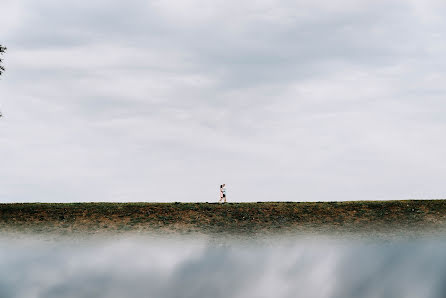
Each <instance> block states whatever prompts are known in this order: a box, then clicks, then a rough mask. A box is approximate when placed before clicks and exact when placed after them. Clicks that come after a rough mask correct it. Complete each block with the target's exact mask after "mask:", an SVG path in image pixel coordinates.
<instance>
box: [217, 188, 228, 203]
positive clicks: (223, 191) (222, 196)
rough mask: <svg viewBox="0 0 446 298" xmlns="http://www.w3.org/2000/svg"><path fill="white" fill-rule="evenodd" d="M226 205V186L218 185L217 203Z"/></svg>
mask: <svg viewBox="0 0 446 298" xmlns="http://www.w3.org/2000/svg"><path fill="white" fill-rule="evenodd" d="M222 201H223V203H226V184H224V183H223V184H222V185H220V200H219V201H218V202H219V203H220V202H222Z"/></svg>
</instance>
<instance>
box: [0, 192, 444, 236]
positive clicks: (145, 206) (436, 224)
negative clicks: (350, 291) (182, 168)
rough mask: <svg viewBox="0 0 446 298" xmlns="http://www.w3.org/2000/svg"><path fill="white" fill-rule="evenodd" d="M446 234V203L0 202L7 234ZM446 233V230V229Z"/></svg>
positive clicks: (2, 226)
mask: <svg viewBox="0 0 446 298" xmlns="http://www.w3.org/2000/svg"><path fill="white" fill-rule="evenodd" d="M444 231H446V200H409V201H354V202H259V203H227V204H216V203H26V204H20V203H15V204H0V232H5V233H38V234H40V233H57V234H63V235H67V234H73V233H94V234H97V233H128V232H137V233H167V234H172V233H180V234H188V233H200V234H209V235H215V234H229V235H242V236H243V235H258V234H290V233H291V234H293V233H294V234H301V233H312V234H330V235H331V234H338V233H342V234H356V235H380V234H395V233H401V232H402V233H406V234H408V235H415V234H426V233H437V234H438V233H443V232H444ZM445 234H446V233H445Z"/></svg>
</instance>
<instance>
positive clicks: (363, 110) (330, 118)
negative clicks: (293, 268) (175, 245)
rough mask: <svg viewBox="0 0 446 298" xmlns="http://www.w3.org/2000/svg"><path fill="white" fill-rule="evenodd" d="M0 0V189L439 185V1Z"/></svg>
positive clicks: (79, 192) (244, 194)
mask: <svg viewBox="0 0 446 298" xmlns="http://www.w3.org/2000/svg"><path fill="white" fill-rule="evenodd" d="M2 5H3V7H5V9H6V10H8V12H9V13H8V16H7V17H5V18H4V19H2V20H0V36H2V43H4V44H5V45H7V46H8V48H9V51H8V54H7V56H5V63H6V66H7V68H8V71H7V73H5V76H4V77H3V78H2V80H1V81H0V83H1V84H0V92H1V94H2V96H1V99H0V108H1V109H2V112H3V114H4V116H5V117H4V118H2V119H1V123H0V155H1V156H3V157H4V158H3V160H4V161H3V163H2V167H0V199H1V200H2V201H97V200H109V201H212V200H215V197H216V196H217V189H218V185H219V184H221V183H222V182H225V183H227V184H228V186H230V188H229V191H230V192H229V195H230V198H231V199H232V200H236V201H262V200H309V201H317V200H356V199H407V198H440V197H442V196H443V194H444V191H443V182H442V181H441V179H440V177H443V176H444V175H445V174H446V169H445V168H444V167H443V166H442V164H444V154H443V152H444V149H445V148H446V142H445V141H443V138H442V135H443V134H444V127H445V123H444V119H443V117H442V115H443V110H444V109H445V108H446V105H445V104H444V101H443V96H442V95H443V94H444V93H445V91H446V90H445V88H444V87H443V85H444V84H443V82H444V79H445V78H444V69H446V68H445V63H446V60H445V59H444V57H443V56H444V55H443V53H444V49H445V43H444V38H443V37H444V36H443V35H444V33H443V32H445V30H444V29H445V28H446V24H445V21H444V19H443V18H442V16H443V15H444V13H443V12H444V11H445V9H446V7H445V6H444V4H443V3H441V2H439V1H417V0H413V1H398V0H394V1H373V2H371V1H360V2H357V1H348V0H342V1H335V2H333V3H332V4H330V5H327V3H325V2H324V1H301V2H299V3H296V2H295V1H279V2H271V1H261V2H259V1H252V2H249V1H248V2H246V3H244V4H240V3H235V2H231V1H229V2H228V1H217V2H213V3H212V4H209V3H206V2H203V1H190V2H184V1H173V2H168V1H156V2H155V1H154V2H146V1H138V0H132V1H127V2H126V3H125V4H123V3H120V2H116V1H111V2H110V1H106V2H104V1H89V2H88V5H86V4H85V3H82V2H75V1H68V2H64V3H60V2H57V1H49V0H47V1H39V2H35V1H26V0H22V1H9V0H7V1H5V3H4V4H2ZM216 186H217V187H216ZM185 190H187V191H186V193H185Z"/></svg>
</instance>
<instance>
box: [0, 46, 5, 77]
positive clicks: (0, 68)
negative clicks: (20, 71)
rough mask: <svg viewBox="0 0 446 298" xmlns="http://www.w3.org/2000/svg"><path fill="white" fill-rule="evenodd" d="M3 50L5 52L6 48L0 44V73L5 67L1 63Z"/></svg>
mask: <svg viewBox="0 0 446 298" xmlns="http://www.w3.org/2000/svg"><path fill="white" fill-rule="evenodd" d="M4 52H6V48H5V47H4V46H2V45H1V44H0V75H2V73H3V72H4V71H5V68H4V67H3V65H2V62H3V59H2V56H1V55H3V53H4Z"/></svg>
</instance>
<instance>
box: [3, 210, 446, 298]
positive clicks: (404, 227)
mask: <svg viewBox="0 0 446 298" xmlns="http://www.w3.org/2000/svg"><path fill="white" fill-rule="evenodd" d="M445 210H446V203H445V201H393V202H346V203H259V204H226V205H218V204H146V203H138V204H112V203H94V204H1V205H0V268H1V269H2V270H0V297H2V298H22V297H23V298H53V297H54V298H56V297H68V298H70V297H73V298H74V297H83V298H90V297H91V298H93V297H95V298H102V297H104V298H105V297H107V298H114V297H130V298H133V297H135V298H136V297H137V298H140V297H163V298H177V297H190V298H208V297H215V298H219V297H225V298H235V297H237V298H239V297H240V298H241V297H255V298H267V297H274V298H288V297H315V298H318V297H321V298H325V297H329V298H338V297H339V298H350V297H351V298H356V297H365V298H368V297H370V298H371V297H383V298H384V297H424V298H437V297H438V298H442V297H445V296H446V286H445V283H444V280H446V238H444V236H445V233H444V232H445V231H446V228H445V222H446V221H445V217H444V214H445Z"/></svg>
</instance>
